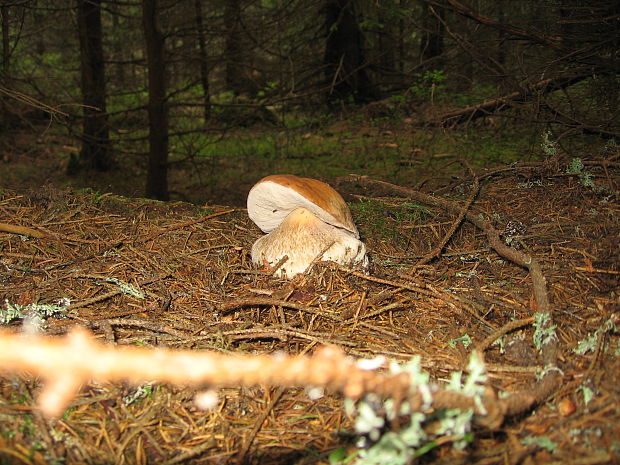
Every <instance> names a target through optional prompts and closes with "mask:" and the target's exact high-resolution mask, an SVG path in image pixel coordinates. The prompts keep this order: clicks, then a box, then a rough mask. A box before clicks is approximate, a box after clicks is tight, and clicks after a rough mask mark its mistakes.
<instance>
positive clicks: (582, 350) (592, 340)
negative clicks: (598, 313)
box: [573, 318, 618, 355]
mask: <svg viewBox="0 0 620 465" xmlns="http://www.w3.org/2000/svg"><path fill="white" fill-rule="evenodd" d="M617 331H618V328H617V326H616V320H615V319H614V318H609V319H608V320H607V321H605V323H603V325H602V326H601V327H600V328H598V329H597V330H596V331H595V332H594V334H588V335H587V336H586V337H585V338H584V339H582V340H581V341H579V342H578V343H577V347H575V348H574V349H573V352H575V353H576V354H578V355H585V354H587V353H588V352H594V350H595V349H596V345H597V343H598V340H599V338H600V337H602V336H603V335H604V334H605V333H611V332H617Z"/></svg>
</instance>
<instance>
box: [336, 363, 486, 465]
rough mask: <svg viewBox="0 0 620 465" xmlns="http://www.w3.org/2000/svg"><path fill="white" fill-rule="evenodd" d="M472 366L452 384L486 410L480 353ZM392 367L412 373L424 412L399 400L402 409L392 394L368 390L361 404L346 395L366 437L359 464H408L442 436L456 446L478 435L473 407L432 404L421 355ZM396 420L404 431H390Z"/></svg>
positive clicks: (341, 459)
mask: <svg viewBox="0 0 620 465" xmlns="http://www.w3.org/2000/svg"><path fill="white" fill-rule="evenodd" d="M467 368H468V373H469V374H468V376H467V377H465V378H464V377H463V373H461V372H457V373H452V376H451V378H450V381H449V382H448V384H447V385H446V389H447V390H450V391H454V392H458V393H460V394H464V395H467V396H470V397H472V398H473V399H474V401H475V402H476V404H477V406H478V407H479V408H480V409H481V410H482V411H484V408H483V405H482V396H483V394H484V390H485V385H484V383H485V381H486V379H487V376H486V374H485V368H484V362H483V361H482V360H481V359H480V358H479V357H478V355H477V353H475V352H474V353H473V354H472V356H471V358H470V361H469V364H468V367H467ZM390 371H391V372H392V373H394V374H399V373H405V374H407V375H408V376H409V378H410V383H411V388H410V389H411V390H412V393H413V392H418V393H420V394H421V396H422V400H423V405H422V407H421V408H420V411H413V410H412V408H411V406H410V405H409V403H408V402H406V401H405V402H401V403H399V404H398V410H397V409H396V405H397V404H396V403H395V402H394V401H393V400H392V399H387V400H385V401H382V400H381V399H380V398H378V397H377V396H376V395H368V396H366V397H365V398H364V399H362V400H360V401H359V402H357V403H354V402H353V401H352V400H351V399H345V408H346V410H347V413H348V414H349V415H350V416H352V417H353V418H354V419H355V421H354V425H355V431H356V433H357V434H359V435H360V436H361V437H360V439H359V440H358V441H357V447H358V451H357V461H356V462H355V463H356V464H359V465H405V464H408V463H411V462H412V460H414V459H415V458H416V457H419V456H421V455H424V454H426V453H428V452H429V451H430V450H432V449H434V448H435V447H437V445H438V441H437V439H438V438H440V437H445V436H449V437H450V438H451V439H452V444H453V447H454V448H456V449H462V448H464V447H465V446H466V445H467V444H468V443H469V442H471V441H472V440H473V435H472V434H471V422H472V419H473V415H474V412H473V409H466V410H460V409H431V406H432V404H433V394H432V392H433V389H434V388H433V387H432V386H431V385H430V383H429V380H430V377H429V375H428V373H426V372H424V371H422V370H421V367H420V357H413V358H412V359H411V360H410V361H409V362H407V363H405V364H402V365H399V364H397V363H395V362H392V363H391V364H390ZM394 421H402V422H405V423H406V424H404V425H403V426H401V428H400V429H399V430H398V431H389V430H388V431H386V429H387V428H388V424H389V423H391V422H394ZM429 424H433V425H434V427H433V429H432V431H430V430H429V431H427V430H428V428H426V427H427V425H429ZM343 455H344V456H345V457H343ZM338 458H339V461H337V459H338ZM333 459H334V460H333V461H331V462H330V463H332V464H336V463H338V464H342V463H346V461H349V460H351V459H352V454H351V455H349V456H346V454H343V453H342V451H341V452H340V453H338V454H335V455H334V457H333Z"/></svg>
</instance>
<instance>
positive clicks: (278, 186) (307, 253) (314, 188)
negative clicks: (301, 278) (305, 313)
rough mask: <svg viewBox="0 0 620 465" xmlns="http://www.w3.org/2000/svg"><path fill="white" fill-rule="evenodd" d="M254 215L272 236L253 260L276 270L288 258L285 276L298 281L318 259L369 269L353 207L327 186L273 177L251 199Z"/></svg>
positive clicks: (254, 252) (254, 189)
mask: <svg viewBox="0 0 620 465" xmlns="http://www.w3.org/2000/svg"><path fill="white" fill-rule="evenodd" d="M248 215H249V216H250V219H251V220H252V221H254V223H256V225H257V226H258V227H259V228H260V229H261V230H262V231H263V232H265V233H267V235H266V236H263V237H261V238H259V239H258V240H257V241H256V242H255V243H254V245H253V246H252V261H253V262H254V263H257V264H259V265H268V266H275V265H276V264H278V263H279V262H280V261H281V260H282V259H283V258H284V257H285V256H287V257H288V259H287V260H286V261H285V262H284V263H283V264H282V266H281V267H280V268H279V269H278V270H277V271H276V274H277V275H279V276H283V277H285V278H292V277H293V276H295V275H296V274H298V273H303V272H305V271H306V270H307V269H308V267H309V266H310V264H311V263H312V262H314V261H315V260H331V261H334V262H336V263H340V264H341V265H347V266H355V267H363V268H365V267H366V266H367V265H368V258H367V257H366V246H365V245H364V244H363V243H362V242H361V241H360V240H359V232H358V231H357V228H356V227H355V224H354V223H353V218H351V212H350V210H349V207H348V206H347V204H346V203H345V201H344V199H343V198H342V197H341V196H340V194H339V193H338V192H336V191H335V190H334V189H333V188H332V187H330V186H329V185H327V184H325V183H324V182H321V181H318V180H316V179H310V178H300V177H297V176H293V175H291V174H276V175H272V176H267V177H266V178H263V179H261V180H260V181H258V183H256V184H255V185H254V187H252V189H251V190H250V193H249V194H248Z"/></svg>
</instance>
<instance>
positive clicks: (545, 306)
mask: <svg viewBox="0 0 620 465" xmlns="http://www.w3.org/2000/svg"><path fill="white" fill-rule="evenodd" d="M352 177H353V179H354V180H355V182H356V183H357V184H358V185H360V186H362V187H368V186H373V187H381V188H383V189H385V190H387V191H389V192H392V193H398V194H399V195H402V196H405V197H408V198H411V199H414V200H417V201H419V202H421V203H424V204H426V205H431V206H434V207H437V208H441V209H442V210H445V211H448V212H449V213H451V214H454V215H459V214H460V213H461V212H462V211H463V208H462V206H460V205H459V204H458V203H456V202H452V201H449V200H446V199H442V198H439V197H433V196H431V195H428V194H424V193H423V192H419V191H416V190H414V189H410V188H407V187H402V186H397V185H395V184H391V183H388V182H385V181H379V180H375V179H370V178H368V177H366V176H352ZM465 218H466V220H467V221H469V222H470V223H472V224H473V225H475V226H476V227H478V228H479V229H481V230H482V231H484V233H485V234H486V236H487V240H488V241H489V246H490V247H491V248H493V249H494V250H495V251H496V252H497V253H498V254H499V255H501V256H502V257H504V258H506V259H508V260H510V261H511V262H513V263H515V264H517V265H519V266H521V267H523V268H526V269H527V270H528V271H529V273H530V277H531V279H532V290H533V292H534V299H535V301H536V304H537V307H538V312H539V313H540V314H542V315H544V316H545V318H543V319H541V323H540V326H539V328H538V329H539V330H541V331H550V332H551V331H553V312H552V309H551V304H550V302H549V296H548V294H547V283H546V280H545V277H544V275H543V273H542V268H541V266H540V264H539V263H538V261H537V260H536V259H535V258H534V257H532V256H530V255H528V254H526V253H525V252H522V251H520V250H516V249H513V248H511V247H509V246H507V245H506V244H505V243H504V242H503V241H502V240H501V239H500V237H499V233H498V232H497V230H496V229H495V228H494V227H493V225H492V224H491V223H489V222H488V221H487V220H485V219H483V218H482V216H481V215H479V212H475V211H471V210H469V211H467V213H466V214H465ZM546 342H547V343H546V344H544V345H543V346H542V348H541V353H542V359H543V364H544V366H545V367H547V368H548V369H547V370H546V372H545V374H544V375H543V376H542V378H541V380H540V381H539V382H538V383H537V384H536V385H534V386H533V387H532V388H531V389H530V390H526V391H523V392H520V393H516V394H513V395H511V396H510V397H508V398H506V399H505V402H506V407H507V410H506V413H507V414H516V413H520V412H523V411H525V410H527V409H529V408H530V407H532V406H533V405H535V404H538V403H539V402H542V401H543V400H544V399H546V398H547V397H548V396H549V395H551V394H552V393H553V391H554V390H556V389H557V388H558V386H559V383H560V380H561V376H560V372H559V370H558V369H557V368H556V363H557V342H558V341H557V337H551V338H550V339H549V340H548V341H546Z"/></svg>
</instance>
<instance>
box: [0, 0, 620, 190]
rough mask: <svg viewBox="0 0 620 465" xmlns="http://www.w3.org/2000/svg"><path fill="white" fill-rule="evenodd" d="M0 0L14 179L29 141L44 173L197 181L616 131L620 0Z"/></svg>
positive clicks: (340, 170) (4, 124)
mask: <svg viewBox="0 0 620 465" xmlns="http://www.w3.org/2000/svg"><path fill="white" fill-rule="evenodd" d="M0 13H1V26H2V63H1V65H2V74H1V80H0V81H1V82H0V94H1V95H0V105H1V107H2V111H1V114H0V149H1V150H2V157H3V163H4V164H5V165H7V166H9V169H6V170H4V171H3V172H5V173H11V175H10V176H9V175H8V174H7V175H5V180H4V183H9V184H10V183H12V184H13V185H16V184H19V183H20V182H21V181H20V179H24V178H21V177H20V176H21V175H25V174H27V173H25V171H27V169H26V168H24V166H19V165H17V161H18V160H20V159H27V160H28V166H29V169H31V170H33V171H36V170H42V171H45V170H47V176H48V178H46V180H49V181H52V180H53V179H51V178H53V177H54V176H61V175H62V176H65V175H66V176H68V178H67V179H76V177H77V178H79V179H82V180H88V179H91V180H92V179H100V178H105V179H107V180H108V181H106V182H109V183H110V184H113V182H112V181H110V179H123V180H125V183H126V184H127V185H130V186H131V189H129V190H126V191H127V192H129V193H133V194H136V195H138V194H139V195H146V196H148V197H152V198H156V199H162V200H166V199H169V198H170V195H171V193H172V194H173V197H174V196H175V193H178V194H179V195H178V197H181V198H187V199H190V200H200V201H202V200H204V199H205V198H209V196H211V197H214V196H217V195H216V194H217V192H216V191H214V190H213V186H216V185H218V186H220V187H221V188H222V190H227V189H230V188H231V186H237V185H238V184H240V185H245V181H244V180H245V179H246V178H251V180H248V181H247V183H249V184H251V182H253V181H255V180H256V179H258V177H259V176H260V175H263V174H270V173H271V172H274V171H288V172H295V174H301V175H307V174H315V172H318V173H319V174H320V175H321V176H323V177H325V176H336V175H339V174H345V173H347V172H350V170H351V169H356V170H358V171H360V172H361V173H360V174H364V173H365V172H373V169H374V168H375V167H376V166H382V167H383V168H385V167H387V166H388V165H389V169H387V168H386V169H385V170H384V171H381V172H380V174H381V175H383V176H389V175H390V174H394V175H396V174H400V175H401V176H405V175H407V176H409V174H407V173H408V171H407V169H409V168H410V167H411V166H413V165H416V164H422V165H424V166H427V167H430V168H431V169H432V168H433V167H434V165H432V162H429V161H428V160H432V159H433V157H434V158H437V157H438V155H441V152H442V151H445V152H451V151H454V150H456V149H455V147H460V150H461V151H465V152H466V153H460V155H465V156H467V151H468V150H469V151H477V153H479V152H484V153H485V156H486V158H483V159H482V160H481V164H482V165H483V166H484V165H485V164H486V163H489V162H490V160H491V161H501V162H508V161H514V160H515V159H520V157H524V156H525V154H524V148H523V146H520V145H518V142H520V141H523V140H524V139H528V138H529V139H528V140H529V141H530V146H532V147H533V146H536V147H540V145H541V140H543V139H544V138H549V137H551V138H552V139H553V140H554V143H559V144H563V143H564V144H566V147H568V146H569V145H570V144H569V143H568V141H570V140H581V141H583V140H584V139H583V138H584V137H585V138H589V139H587V140H588V144H591V146H594V145H596V144H601V145H604V146H606V147H609V146H610V144H611V145H614V144H615V139H614V138H615V137H617V136H618V134H619V133H620V129H619V124H618V121H619V118H618V100H619V91H620V80H619V78H618V67H619V61H618V58H619V52H618V50H619V48H620V3H619V2H617V1H614V0H604V1H585V0H557V1H540V0H537V1H534V0H523V1H507V0H488V1H487V0H466V1H465V0H463V1H457V0H437V1H427V0H382V1H375V0H372V1H367V0H229V1H223V0H213V1H211V0H209V1H207V0H142V1H138V2H131V1H106V0H72V1H59V0H21V1H20V0H15V1H3V2H2V6H1V7H0ZM339 119H340V120H344V121H347V124H345V126H342V125H340V126H338V124H337V121H338V120H339ZM360 128H366V129H365V131H366V132H365V133H364V134H363V136H366V138H367V139H368V136H370V138H371V139H372V138H373V137H374V136H377V137H378V138H377V139H376V140H375V139H373V140H375V142H373V144H372V145H371V144H370V143H369V142H364V141H363V137H361V136H360V134H359V132H358V130H360ZM377 128H379V129H377ZM472 131H474V132H476V134H478V133H479V132H481V131H486V133H485V134H486V136H485V137H490V136H489V134H490V135H492V136H495V137H496V138H495V139H494V142H493V143H494V144H495V145H492V146H491V147H490V148H489V147H486V148H485V147H483V145H484V144H483V143H482V142H481V139H479V138H476V139H475V142H472V140H473V139H472V138H474V137H478V136H479V134H478V136H474V135H473V133H472ZM335 134H336V135H335ZM446 134H448V135H446ZM455 134H458V135H455ZM498 134H499V135H500V136H498ZM524 134H526V135H527V137H524ZM357 136H359V137H360V138H356V137H357ZM498 137H499V138H501V140H498ZM446 138H447V139H449V141H450V143H449V144H448V143H447V144H446V145H442V143H443V142H442V141H445V140H447V139H446ZM511 138H512V139H511ZM377 140H378V141H379V142H376V141H377ZM507 140H512V141H513V142H515V143H516V144H517V148H513V149H509V148H507V146H506V145H505V144H504V143H505V141H507ZM468 144H469V145H468ZM431 146H432V150H431V148H430V147H431ZM543 146H544V144H543ZM51 147H54V148H53V149H52V148H51ZM346 147H348V148H346ZM582 147H583V145H582ZM510 150H512V151H513V153H512V154H511V156H512V158H510V157H508V158H502V157H501V156H499V155H498V153H502V152H509V151H510ZM431 152H432V153H431ZM547 152H548V151H547ZM43 153H45V156H43V155H42V154H43ZM491 153H492V154H493V155H492V156H490V155H489V154H491ZM541 155H542V156H545V155H549V153H544V150H543V153H541ZM24 157H26V158H24ZM50 157H51V158H53V159H55V160H56V161H58V163H56V164H53V165H49V164H45V163H43V159H46V160H49V159H50ZM416 157H417V158H416ZM425 157H427V159H426V158H425ZM489 157H490V158H489ZM345 159H347V160H348V161H347V163H344V162H343V160H345ZM425 160H426V161H425ZM310 165H319V166H323V167H324V168H325V167H326V166H328V167H330V169H324V170H323V171H314V170H312V169H309V168H308V166H310ZM11 166H12V167H13V168H11ZM18 166H19V168H18ZM50 166H52V167H53V169H52V168H50ZM435 168H436V167H435ZM17 171H20V173H21V174H20V173H17ZM55 173H58V174H55ZM60 173H62V174H60ZM401 181H403V180H401ZM63 182H66V183H69V182H70V181H63ZM403 182H404V183H405V184H407V183H408V182H406V180H405V181H403ZM86 183H87V181H86ZM409 184H415V183H414V182H413V181H410V182H409ZM233 188H235V187H233ZM203 189H204V190H205V192H207V193H205V194H204V195H203V196H196V195H192V194H194V193H196V192H199V191H202V190H203ZM209 189H212V190H211V191H209ZM237 189H238V190H239V191H243V189H241V188H237ZM181 191H183V192H181ZM240 195H241V194H240ZM221 200H225V201H231V202H235V201H237V199H236V198H234V197H231V198H226V197H225V196H224V197H223V198H222V199H221Z"/></svg>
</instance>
